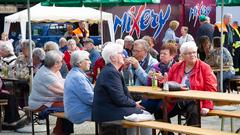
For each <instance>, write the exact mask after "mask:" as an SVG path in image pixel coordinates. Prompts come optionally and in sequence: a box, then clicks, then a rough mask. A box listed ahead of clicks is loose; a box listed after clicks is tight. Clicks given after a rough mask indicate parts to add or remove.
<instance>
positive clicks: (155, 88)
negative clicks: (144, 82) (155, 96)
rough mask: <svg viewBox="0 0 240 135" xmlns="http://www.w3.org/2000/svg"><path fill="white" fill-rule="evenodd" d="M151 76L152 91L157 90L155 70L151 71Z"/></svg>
mask: <svg viewBox="0 0 240 135" xmlns="http://www.w3.org/2000/svg"><path fill="white" fill-rule="evenodd" d="M152 71H153V75H152V89H153V90H157V88H158V81H157V76H156V70H155V69H153V70H152Z"/></svg>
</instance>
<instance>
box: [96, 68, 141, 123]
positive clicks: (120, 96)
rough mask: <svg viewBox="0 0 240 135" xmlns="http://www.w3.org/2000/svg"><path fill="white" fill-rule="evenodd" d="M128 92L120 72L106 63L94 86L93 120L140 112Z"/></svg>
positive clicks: (120, 118)
mask: <svg viewBox="0 0 240 135" xmlns="http://www.w3.org/2000/svg"><path fill="white" fill-rule="evenodd" d="M135 106H136V103H135V101H134V100H133V99H132V97H131V96H130V94H129V91H128V88H127V87H126V85H125V83H124V80H123V76H122V74H121V73H120V72H119V71H118V70H117V69H116V68H115V67H114V66H113V65H112V64H107V65H106V66H105V67H104V68H103V70H102V71H101V73H100V75H99V77H98V79H97V82H96V85H95V87H94V99H93V110H92V115H93V120H94V121H96V122H105V121H114V120H122V119H123V116H128V115H131V114H133V113H141V110H140V109H138V108H136V107H135Z"/></svg>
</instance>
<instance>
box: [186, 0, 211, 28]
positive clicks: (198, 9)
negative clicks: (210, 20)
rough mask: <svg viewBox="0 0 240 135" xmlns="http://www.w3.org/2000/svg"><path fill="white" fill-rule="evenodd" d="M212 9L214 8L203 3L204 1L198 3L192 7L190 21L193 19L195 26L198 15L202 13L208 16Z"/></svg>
mask: <svg viewBox="0 0 240 135" xmlns="http://www.w3.org/2000/svg"><path fill="white" fill-rule="evenodd" d="M211 9H212V8H211V7H210V6H205V5H203V1H202V2H201V3H198V4H196V6H194V7H193V8H190V11H189V18H188V21H189V22H190V21H191V20H192V19H193V20H194V25H193V26H194V27H195V26H196V23H197V20H198V17H199V16H200V15H206V16H208V15H209V14H210V12H211Z"/></svg>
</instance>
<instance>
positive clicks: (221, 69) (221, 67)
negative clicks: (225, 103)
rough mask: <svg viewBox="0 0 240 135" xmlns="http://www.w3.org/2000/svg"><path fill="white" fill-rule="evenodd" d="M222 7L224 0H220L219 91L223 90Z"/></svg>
mask: <svg viewBox="0 0 240 135" xmlns="http://www.w3.org/2000/svg"><path fill="white" fill-rule="evenodd" d="M223 7H224V0H222V5H221V56H220V58H221V59H220V60H221V62H220V63H221V64H220V91H221V92H223V42H224V41H223V40H222V38H223Z"/></svg>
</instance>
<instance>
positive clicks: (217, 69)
mask: <svg viewBox="0 0 240 135" xmlns="http://www.w3.org/2000/svg"><path fill="white" fill-rule="evenodd" d="M211 68H212V71H213V72H220V71H221V67H220V66H218V67H217V66H213V67H211ZM229 70H231V67H229V66H223V71H229Z"/></svg>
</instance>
